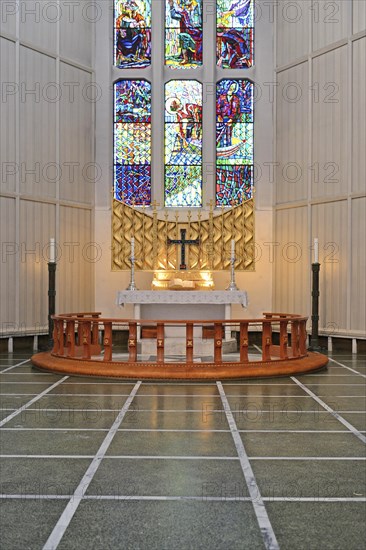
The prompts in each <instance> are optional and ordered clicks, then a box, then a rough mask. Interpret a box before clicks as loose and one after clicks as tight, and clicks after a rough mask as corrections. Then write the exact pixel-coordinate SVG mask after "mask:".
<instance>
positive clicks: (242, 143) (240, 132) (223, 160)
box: [216, 79, 253, 206]
mask: <svg viewBox="0 0 366 550" xmlns="http://www.w3.org/2000/svg"><path fill="white" fill-rule="evenodd" d="M252 165H253V84H252V83H251V82H250V81H249V80H242V79H237V80H232V79H227V80H221V81H220V82H219V83H218V84H217V88H216V203H217V204H218V205H227V206H228V205H230V204H240V203H241V202H242V201H243V200H246V199H248V198H250V197H251V193H252V179H253V177H252V176H253V169H252Z"/></svg>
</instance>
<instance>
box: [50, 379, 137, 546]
mask: <svg viewBox="0 0 366 550" xmlns="http://www.w3.org/2000/svg"><path fill="white" fill-rule="evenodd" d="M140 385H141V381H139V382H136V384H135V386H134V387H133V389H132V391H131V393H130V396H129V397H128V399H127V400H126V402H125V404H124V405H123V407H122V408H121V410H120V412H119V414H118V415H117V417H116V419H115V421H114V422H113V424H112V426H111V428H110V430H109V432H108V434H107V435H106V437H105V438H104V440H103V442H102V444H101V446H100V447H99V449H98V451H97V453H96V455H95V456H94V458H93V460H92V462H91V463H90V465H89V467H88V469H87V471H86V472H85V474H84V475H83V478H82V479H81V481H80V483H79V485H78V486H77V488H76V489H75V491H74V494H73V495H72V496H71V498H70V500H69V502H68V504H67V506H66V508H65V509H64V511H63V512H62V514H61V516H60V518H59V520H58V522H57V523H56V525H55V527H54V528H53V531H52V533H51V534H50V536H49V537H48V539H47V541H46V543H45V545H44V547H43V549H44V550H50V549H52V550H54V549H55V548H57V547H58V545H59V543H60V541H61V539H62V537H63V536H64V534H65V531H66V529H67V528H68V526H69V524H70V522H71V520H72V518H73V517H74V514H75V512H76V510H77V508H78V506H79V504H80V502H81V499H82V498H83V496H84V494H85V492H86V491H87V489H88V487H89V485H90V483H91V481H92V480H93V477H94V475H95V473H96V471H97V470H98V468H99V466H100V463H101V461H102V460H103V458H104V456H105V454H106V452H107V450H108V448H109V446H110V444H111V442H112V440H113V438H114V436H115V434H116V432H117V430H118V428H119V426H120V424H121V422H122V420H123V419H124V417H125V414H126V412H127V410H128V408H129V406H130V405H131V403H132V400H133V398H134V397H135V395H136V393H137V391H138V389H139V387H140Z"/></svg>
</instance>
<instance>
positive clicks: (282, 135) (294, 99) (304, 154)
mask: <svg viewBox="0 0 366 550" xmlns="http://www.w3.org/2000/svg"><path fill="white" fill-rule="evenodd" d="M278 83H279V86H278V94H277V117H276V121H277V125H276V126H277V128H276V140H277V141H276V148H277V155H278V158H279V159H281V161H280V162H279V164H278V166H277V169H276V197H277V199H276V201H277V203H281V202H291V201H295V200H301V199H305V198H306V196H307V182H308V166H309V161H308V140H309V117H308V88H309V85H308V64H307V63H302V64H301V65H297V66H296V67H294V68H291V69H289V70H287V71H283V72H281V73H280V74H279V75H278Z"/></svg>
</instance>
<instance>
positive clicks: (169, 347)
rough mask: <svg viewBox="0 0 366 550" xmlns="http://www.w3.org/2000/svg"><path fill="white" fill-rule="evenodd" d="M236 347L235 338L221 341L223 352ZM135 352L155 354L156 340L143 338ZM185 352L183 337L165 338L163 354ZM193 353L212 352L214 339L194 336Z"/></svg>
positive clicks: (207, 353)
mask: <svg viewBox="0 0 366 550" xmlns="http://www.w3.org/2000/svg"><path fill="white" fill-rule="evenodd" d="M237 349H238V346H237V341H236V339H235V338H232V339H230V340H223V341H222V352H223V353H234V352H236V351H237ZM137 352H138V353H141V354H142V355H156V340H155V339H153V338H143V339H142V340H141V341H140V342H138V345H137ZM185 353H186V339H185V338H179V337H175V338H165V340H164V354H165V355H184V356H185ZM193 354H194V355H196V356H197V355H198V356H205V355H212V356H213V354H214V341H213V340H211V339H207V340H206V339H200V338H195V340H194V345H193Z"/></svg>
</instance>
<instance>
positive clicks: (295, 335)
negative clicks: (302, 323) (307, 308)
mask: <svg viewBox="0 0 366 550" xmlns="http://www.w3.org/2000/svg"><path fill="white" fill-rule="evenodd" d="M291 323H292V327H291V347H292V355H293V356H294V357H299V355H300V348H299V321H298V320H297V319H293V320H292V321H291Z"/></svg>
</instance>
